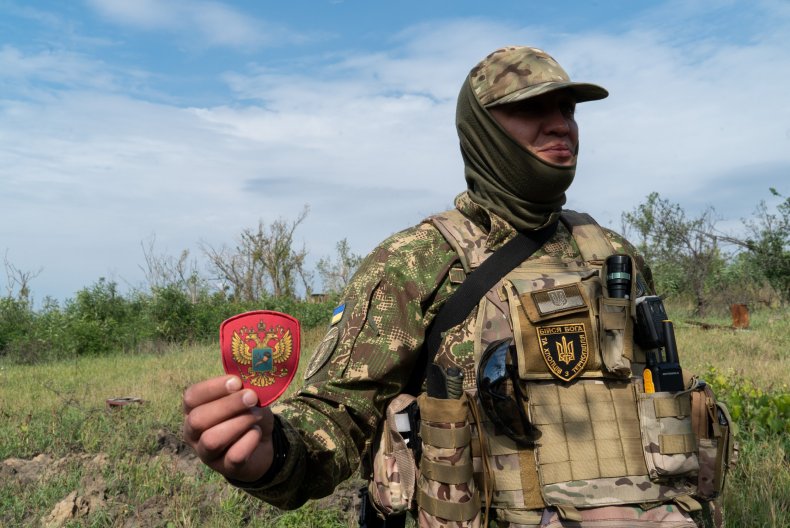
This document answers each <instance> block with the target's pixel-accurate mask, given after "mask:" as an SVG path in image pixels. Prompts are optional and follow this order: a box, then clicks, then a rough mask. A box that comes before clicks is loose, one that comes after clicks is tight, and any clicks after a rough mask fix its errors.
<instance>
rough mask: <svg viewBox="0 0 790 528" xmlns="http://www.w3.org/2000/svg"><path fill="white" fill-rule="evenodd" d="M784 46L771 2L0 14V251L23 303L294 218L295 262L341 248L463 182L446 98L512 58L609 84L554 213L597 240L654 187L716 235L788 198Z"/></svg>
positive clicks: (162, 6) (0, 8)
mask: <svg viewBox="0 0 790 528" xmlns="http://www.w3.org/2000/svg"><path fill="white" fill-rule="evenodd" d="M789 41H790V1H788V0H753V1H739V0H732V1H727V0H721V1H702V0H684V1H675V0H670V1H640V2H627V1H620V2H617V1H604V0H599V1H592V0H591V1H585V2H581V1H578V2H570V1H562V0H557V1H555V2H551V3H550V2H545V1H541V2H536V1H532V0H513V1H501V2H485V3H484V2H471V1H463V0H455V1H449V0H436V1H425V0H421V1H413V0H402V1H399V2H376V1H371V0H364V1H363V0H314V1H310V2H308V1H300V0H294V1H291V2H275V1H273V0H260V1H257V2H221V1H207V0H190V1H187V0H169V1H167V2H165V1H159V2H157V1H155V0H135V1H133V2H131V1H127V0H82V1H80V0H75V1H72V2H61V1H55V0H53V1H36V0H31V1H13V0H0V253H2V255H3V257H4V259H5V262H7V263H10V264H11V265H13V267H14V268H16V269H18V270H22V271H28V272H31V273H33V274H34V275H35V278H34V279H33V280H32V281H31V284H30V286H31V289H32V292H33V297H34V300H36V301H38V302H41V299H43V298H44V297H46V296H50V297H53V298H55V299H58V300H61V301H63V300H66V299H69V298H72V297H73V296H74V294H75V293H76V292H77V291H78V290H80V289H82V288H84V287H86V286H89V285H91V284H93V283H94V282H95V281H97V280H98V279H99V278H100V277H104V278H107V279H108V280H112V281H115V282H117V283H118V284H119V286H120V287H121V288H122V289H125V290H129V289H132V288H140V287H143V286H144V278H145V275H144V273H143V269H142V265H143V262H144V255H143V249H142V248H143V247H144V246H147V245H148V244H150V243H151V242H152V241H153V242H154V248H155V253H156V254H157V255H160V256H163V257H164V256H168V255H178V254H180V253H181V251H183V250H185V249H186V250H189V251H190V254H191V255H192V256H193V258H194V259H195V260H196V262H197V264H198V266H200V268H201V271H204V272H206V273H207V271H206V270H205V268H204V267H203V265H204V262H205V259H204V258H203V254H202V252H201V247H213V248H220V247H222V246H223V245H227V246H234V245H235V243H236V240H237V237H238V235H239V234H240V233H241V232H242V230H244V229H246V228H254V227H256V226H257V225H258V222H259V221H262V222H264V223H266V224H269V223H271V222H273V221H275V220H278V219H282V220H294V219H296V218H297V217H298V215H299V213H300V212H301V211H302V209H303V208H304V207H305V206H307V207H309V213H308V215H307V217H306V218H305V220H304V221H303V222H302V224H301V225H300V226H299V227H298V229H297V230H296V232H295V240H296V243H297V246H298V247H301V246H302V245H304V247H306V248H307V249H308V252H309V259H308V267H311V266H312V265H314V263H315V262H316V261H317V260H318V259H320V258H322V257H328V256H331V255H332V254H333V253H334V248H335V246H336V244H337V242H338V241H340V240H341V239H344V238H345V239H346V240H347V241H348V243H349V245H350V247H351V249H352V251H353V252H355V253H357V254H361V255H364V254H366V253H367V252H369V251H370V250H371V249H373V248H374V247H375V245H376V244H377V243H378V242H380V241H381V240H383V239H384V238H386V237H387V236H389V235H390V234H392V233H394V232H396V231H399V230H401V229H404V228H406V227H408V226H410V225H413V224H416V223H418V222H419V221H420V220H422V219H423V218H425V217H426V216H428V215H430V214H432V213H435V212H438V211H441V210H445V209H448V208H450V207H451V206H452V203H453V198H454V197H455V195H457V194H458V193H459V192H461V191H463V190H464V189H465V182H464V179H463V164H462V161H461V157H460V152H459V147H458V137H457V134H456V131H455V125H454V114H455V102H456V97H457V94H458V90H459V88H460V86H461V83H462V82H463V80H464V78H465V77H466V75H467V74H468V72H469V70H470V69H471V68H472V67H473V66H474V65H475V64H476V63H477V62H478V61H479V60H480V59H482V58H483V57H484V56H485V55H487V54H488V53H489V52H491V51H493V50H494V49H496V48H499V47H501V46H504V45H513V44H524V45H531V46H536V47H539V48H542V49H544V50H546V51H548V52H549V53H550V54H551V55H552V56H554V57H555V58H556V59H557V60H558V61H559V63H560V64H562V65H563V67H564V68H565V69H566V70H567V71H568V72H569V74H570V75H571V78H572V79H574V80H580V81H585V82H593V83H596V84H600V85H602V86H604V87H606V88H607V89H608V90H609V92H610V96H609V98H607V99H605V100H603V101H598V102H591V103H585V104H582V105H580V106H579V107H578V108H577V113H576V117H577V121H578V122H579V127H580V138H581V139H580V145H581V147H580V156H579V163H578V168H577V172H576V179H575V181H574V183H573V185H572V186H571V188H570V190H569V191H568V203H567V207H569V208H571V209H576V210H580V211H586V212H589V213H590V214H592V215H593V216H594V217H595V218H596V219H597V220H598V221H599V223H601V224H602V225H604V226H607V227H611V228H614V229H615V230H620V229H621V220H620V217H621V213H622V212H623V211H630V210H632V209H633V208H634V207H636V206H637V205H638V204H639V203H641V202H643V201H644V200H645V197H646V196H647V195H648V194H649V193H650V192H654V191H655V192H658V193H660V194H661V196H662V197H664V198H667V199H669V200H671V201H673V202H676V203H678V204H680V205H681V206H682V207H683V208H684V209H686V210H687V211H688V212H689V213H691V214H694V213H695V212H699V211H702V210H703V209H704V208H706V207H708V206H712V207H714V208H715V210H716V216H717V218H718V219H719V220H720V228H721V229H724V230H727V229H738V226H739V225H740V220H741V219H742V218H744V217H748V216H750V215H751V214H752V213H753V212H754V209H755V207H756V205H757V204H758V202H759V201H760V200H763V199H765V200H766V201H767V202H768V203H769V205H770V204H771V203H772V198H771V195H770V193H769V191H768V188H769V187H775V188H776V189H777V190H778V191H779V192H781V193H782V194H783V195H785V196H787V194H788V193H789V192H790V185H788V176H790V104H788V102H787V93H788V86H790V51H788V49H790V47H788V42H789ZM8 288H9V284H8V280H7V277H6V274H5V273H0V295H4V294H6V293H7V292H8ZM315 288H316V289H319V290H320V284H315Z"/></svg>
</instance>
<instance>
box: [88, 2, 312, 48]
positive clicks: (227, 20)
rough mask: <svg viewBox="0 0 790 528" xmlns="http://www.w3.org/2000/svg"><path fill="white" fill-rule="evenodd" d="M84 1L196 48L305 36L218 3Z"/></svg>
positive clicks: (124, 21)
mask: <svg viewBox="0 0 790 528" xmlns="http://www.w3.org/2000/svg"><path fill="white" fill-rule="evenodd" d="M87 3H88V4H89V5H90V6H91V7H93V8H94V9H95V10H96V11H97V12H98V13H99V14H100V15H102V16H103V17H105V18H107V19H108V20H111V21H112V22H114V23H116V24H119V25H123V26H129V27H133V28H137V29H141V30H148V31H166V32H172V33H176V34H178V35H179V36H181V37H182V38H184V39H186V40H187V41H188V42H189V43H190V44H191V45H193V46H198V47H202V46H222V47H231V48H236V49H256V48H258V47H260V46H263V45H271V44H278V45H281V44H286V43H293V42H298V41H303V40H304V39H305V37H304V36H302V35H300V34H299V33H298V32H296V31H291V30H288V29H286V28H282V27H278V26H275V25H272V24H268V23H266V22H265V21H263V20H259V19H256V18H255V17H251V16H249V15H248V14H245V13H243V12H242V11H239V10H237V9H234V8H233V7H230V6H228V5H226V4H223V3H219V2H212V1H188V0H168V1H167V2H160V1H157V0H135V1H133V2H129V1H127V0H87Z"/></svg>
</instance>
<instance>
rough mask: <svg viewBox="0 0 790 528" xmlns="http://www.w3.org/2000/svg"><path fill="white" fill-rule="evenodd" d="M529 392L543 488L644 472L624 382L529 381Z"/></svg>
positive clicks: (628, 389) (629, 394) (629, 389)
mask: <svg viewBox="0 0 790 528" xmlns="http://www.w3.org/2000/svg"><path fill="white" fill-rule="evenodd" d="M528 390H529V401H530V416H531V418H532V420H533V423H535V425H536V426H537V427H538V428H539V429H540V431H541V438H540V440H539V447H538V448H537V459H538V466H539V471H540V473H541V479H542V483H543V484H544V485H545V484H553V483H558V482H568V481H578V480H589V479H596V478H607V477H611V478H614V477H621V476H628V475H645V474H647V467H646V466H645V462H644V456H643V454H642V445H641V440H640V432H639V419H638V415H637V410H636V402H635V400H634V395H633V389H632V387H631V386H630V385H629V384H628V383H616V382H607V383H604V382H600V381H586V380H583V381H579V382H577V383H574V384H571V385H567V386H562V385H557V384H554V383H551V384H547V383H530V384H529V385H528Z"/></svg>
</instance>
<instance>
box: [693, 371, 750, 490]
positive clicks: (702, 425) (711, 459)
mask: <svg viewBox="0 0 790 528" xmlns="http://www.w3.org/2000/svg"><path fill="white" fill-rule="evenodd" d="M691 407H692V427H693V430H694V432H695V434H696V436H697V441H698V444H699V465H700V468H699V475H698V481H697V488H698V489H697V495H698V496H699V497H700V498H702V499H713V498H715V497H717V496H718V495H719V494H720V493H721V492H722V490H723V489H724V482H725V480H726V476H727V472H728V471H729V469H731V468H732V467H733V466H734V465H735V463H736V462H737V454H738V447H737V443H736V442H735V438H734V436H735V431H734V429H735V424H734V423H733V422H732V419H731V417H730V412H729V410H728V409H727V407H726V406H725V405H724V404H723V403H721V402H717V401H716V398H715V397H714V395H713V391H712V390H711V389H710V387H708V386H706V387H705V388H704V389H703V390H701V391H694V392H693V393H692V394H691Z"/></svg>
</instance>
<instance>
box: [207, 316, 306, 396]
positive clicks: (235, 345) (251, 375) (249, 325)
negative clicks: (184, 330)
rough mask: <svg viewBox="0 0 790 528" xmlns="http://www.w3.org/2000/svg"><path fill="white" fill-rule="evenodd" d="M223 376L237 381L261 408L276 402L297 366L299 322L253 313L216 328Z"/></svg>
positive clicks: (288, 318)
mask: <svg viewBox="0 0 790 528" xmlns="http://www.w3.org/2000/svg"><path fill="white" fill-rule="evenodd" d="M219 345H220V349H221V350H222V366H223V367H224V368H225V372H227V373H228V374H233V375H235V376H238V377H240V378H241V381H242V384H243V385H244V387H245V388H248V389H252V390H254V391H255V393H256V394H257V395H258V400H259V401H258V406H259V407H264V406H266V405H269V404H270V403H272V402H273V401H274V400H276V399H277V398H279V397H280V396H281V395H282V393H283V392H285V389H286V388H287V387H288V385H289V384H290V383H291V380H292V379H293V377H294V374H296V369H297V367H298V366H299V321H298V320H297V319H295V318H294V317H291V316H290V315H287V314H284V313H280V312H273V311H269V310H257V311H254V312H246V313H242V314H239V315H234V316H233V317H231V318H230V319H228V320H226V321H224V322H223V323H222V325H220V327H219Z"/></svg>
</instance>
